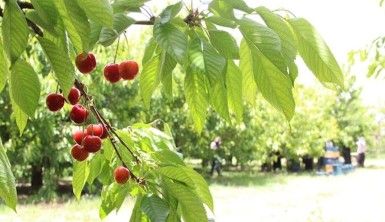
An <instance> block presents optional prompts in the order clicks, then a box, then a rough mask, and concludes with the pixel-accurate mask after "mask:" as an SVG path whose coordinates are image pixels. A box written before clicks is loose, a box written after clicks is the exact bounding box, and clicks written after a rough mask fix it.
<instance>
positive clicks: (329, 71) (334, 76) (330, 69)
mask: <svg viewBox="0 0 385 222" xmlns="http://www.w3.org/2000/svg"><path fill="white" fill-rule="evenodd" d="M288 21H289V23H290V25H291V26H292V28H293V30H294V33H295V35H296V37H297V45H298V51H299V54H300V55H301V57H302V58H303V60H304V62H305V63H306V65H307V67H309V69H310V70H311V71H312V72H313V73H314V74H315V76H316V77H317V78H318V80H319V81H321V82H322V83H332V84H337V85H339V86H341V87H344V77H343V74H342V71H341V68H340V66H339V65H338V63H337V61H336V59H335V58H334V56H333V53H332V52H331V50H330V48H329V47H328V46H327V44H326V43H325V41H324V40H323V39H322V37H321V36H320V35H319V33H318V32H317V31H316V29H315V28H314V27H313V26H312V25H311V24H310V23H309V22H308V21H307V20H305V19H303V18H296V19H289V20H288Z"/></svg>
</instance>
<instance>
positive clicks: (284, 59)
mask: <svg viewBox="0 0 385 222" xmlns="http://www.w3.org/2000/svg"><path fill="white" fill-rule="evenodd" d="M146 2H148V1H147V0H113V1H109V0H98V1H95V0H73V1H67V0H55V1H52V0H31V3H29V2H20V1H16V0H6V1H5V4H4V10H3V8H1V10H0V16H1V17H2V18H3V19H2V21H1V27H2V31H1V34H2V37H1V38H2V39H1V41H0V43H1V45H0V65H1V67H2V69H0V72H1V73H0V74H1V75H0V77H1V78H0V89H1V90H2V89H4V86H5V85H6V84H9V87H7V88H8V91H9V95H10V98H11V103H12V109H13V112H14V115H13V116H14V117H15V120H16V121H15V122H16V124H17V126H18V127H19V130H20V132H21V133H22V132H23V131H24V129H25V126H26V124H27V122H28V119H29V118H31V119H33V118H34V117H35V115H34V114H35V110H36V108H37V106H38V104H39V100H40V93H41V92H40V91H41V86H40V78H41V77H40V76H39V75H40V73H39V74H38V73H36V72H35V70H34V67H32V66H31V64H30V63H29V60H28V57H31V56H37V55H35V54H34V53H33V54H27V53H26V52H25V49H26V48H27V45H28V43H29V41H35V42H38V44H39V45H40V47H41V49H42V51H43V52H44V55H45V58H46V59H47V61H48V63H49V64H50V68H51V71H52V72H51V73H52V75H53V76H54V78H55V80H56V81H57V83H58V89H57V90H56V92H54V93H51V94H50V95H48V96H47V98H46V104H47V107H48V109H49V110H51V111H53V112H57V111H59V110H60V109H61V108H62V107H63V106H64V105H65V103H66V102H67V103H69V104H71V105H72V108H71V111H70V113H69V116H70V119H71V120H72V122H73V123H74V124H75V125H77V126H78V127H79V130H78V131H75V132H74V134H73V138H74V141H75V145H74V146H73V148H72V149H71V154H72V155H73V157H74V159H75V161H74V166H73V167H74V168H73V169H74V170H73V181H72V183H73V192H74V194H75V196H76V197H77V198H80V196H81V193H82V190H83V188H84V187H85V185H86V184H92V183H93V182H94V181H95V180H98V181H99V182H100V183H102V184H103V189H102V193H101V205H100V208H99V215H100V217H101V218H104V217H106V216H107V215H108V214H109V213H110V212H112V211H113V210H118V209H119V208H120V207H121V205H122V204H123V202H124V199H125V198H126V197H127V196H130V197H133V198H135V199H136V202H135V206H134V207H133V210H132V213H131V219H130V221H131V222H135V221H167V222H174V221H175V222H177V221H181V220H182V219H183V221H186V222H195V221H199V222H200V221H208V218H207V210H211V211H214V204H213V199H212V196H211V193H210V191H209V188H208V185H207V183H206V182H205V180H204V179H203V177H202V176H201V175H199V174H198V173H197V172H195V171H194V170H192V169H191V168H189V167H188V166H186V164H185V163H184V162H183V160H182V159H181V157H180V155H179V154H178V153H177V152H176V151H175V149H176V148H175V144H174V141H173V139H172V134H171V130H172V129H170V127H169V126H168V124H167V123H165V122H163V121H161V120H157V121H154V122H152V123H150V124H143V123H137V124H133V125H131V126H127V127H126V128H123V129H117V128H115V127H114V126H113V125H112V124H111V122H109V121H108V120H107V119H106V118H105V117H104V114H103V113H102V112H101V111H99V110H98V109H97V107H96V106H95V103H94V99H93V97H92V95H90V94H89V92H88V88H87V85H86V84H84V83H83V81H82V80H83V79H84V78H85V77H86V76H87V78H88V79H90V81H91V82H92V80H93V78H94V77H93V70H95V67H96V64H97V58H96V56H95V55H94V54H93V53H92V51H95V50H93V49H94V48H97V47H109V46H111V45H113V44H116V45H118V44H119V39H120V38H121V35H124V33H125V31H126V30H127V29H128V28H129V27H130V26H131V25H144V26H149V29H152V32H151V34H149V36H148V38H147V39H148V43H147V46H146V48H145V50H144V52H143V59H142V61H141V62H140V64H141V65H140V74H139V75H138V78H137V80H138V81H139V88H140V95H141V99H142V101H143V105H144V106H145V107H146V108H147V109H149V108H150V104H151V98H152V95H153V94H154V92H155V91H156V90H157V89H158V88H161V89H162V90H163V92H164V93H163V94H165V95H168V96H172V94H173V82H174V81H173V78H174V77H173V73H174V70H175V69H176V67H178V69H179V70H181V72H182V74H183V75H182V77H183V78H184V83H183V87H184V96H185V98H186V103H187V105H188V108H189V111H190V116H191V119H192V120H193V123H194V126H195V129H196V130H197V131H198V132H200V131H202V130H203V128H204V125H205V121H206V116H207V113H208V110H209V109H212V110H214V111H215V112H217V113H218V114H219V115H220V116H221V117H222V118H224V119H226V120H227V121H229V122H231V121H233V120H234V119H235V120H236V121H238V122H241V121H242V117H243V106H244V105H245V104H246V103H249V104H254V102H255V100H256V98H257V97H256V95H257V89H258V93H260V94H261V95H262V96H263V98H264V99H266V100H267V101H268V102H269V103H270V104H271V105H272V106H273V107H275V108H276V109H277V110H279V111H281V112H282V113H283V115H284V116H285V117H286V119H287V120H288V121H290V119H291V118H292V117H293V115H294V113H295V101H294V97H293V88H294V87H295V80H296V78H297V75H298V73H299V71H298V68H297V65H296V61H297V60H296V58H297V57H298V56H300V57H301V58H302V59H303V61H304V62H305V64H306V65H307V66H308V68H309V69H310V70H311V71H312V72H313V74H314V75H315V76H316V78H318V80H319V81H320V82H321V83H323V84H324V85H327V86H328V87H332V88H339V87H340V88H343V87H344V80H343V75H342V72H341V69H340V67H339V65H338V63H337V61H336V60H335V58H334V56H333V54H332V52H331V50H330V49H329V47H328V46H327V44H326V43H325V42H324V41H323V39H322V37H321V36H320V35H319V33H318V32H317V31H316V29H315V28H314V27H313V26H312V25H311V24H310V22H308V21H307V20H306V19H303V18H298V17H296V16H295V15H294V14H293V13H289V14H288V13H287V10H285V11H279V10H278V11H277V10H275V11H271V10H269V9H267V8H265V7H263V6H260V7H258V8H251V7H249V6H248V5H247V4H246V3H245V2H244V1H243V0H212V1H211V2H210V3H209V4H208V5H207V10H204V11H199V10H198V9H196V8H188V7H187V5H190V4H185V3H184V2H182V1H178V2H177V3H176V4H173V5H168V6H167V7H166V8H164V9H163V10H162V12H161V13H160V14H159V15H153V14H152V13H151V12H149V10H148V9H147V8H148V7H147V6H144V4H145V3H146ZM191 5H192V4H191ZM198 8H200V7H198ZM235 10H236V11H237V13H235ZM141 11H144V12H146V13H147V14H148V15H150V18H149V19H148V20H144V21H142V20H141V21H137V20H135V19H133V18H132V17H131V14H132V13H138V12H141ZM256 15H257V16H259V17H260V18H261V20H260V21H261V22H257V21H256V20H254V18H255V16H256ZM229 30H231V31H229ZM234 31H236V32H239V33H240V34H241V37H242V38H241V39H236V38H234V37H233V36H232V34H233V33H234ZM95 52H96V51H95ZM115 58H116V57H115ZM105 65H106V66H105V67H104V70H103V76H104V78H105V79H106V80H107V82H108V83H117V82H119V81H120V80H134V81H136V78H135V77H136V76H137V74H138V72H139V65H138V63H137V62H136V61H121V62H120V63H119V64H117V63H116V61H115V59H114V62H113V63H112V64H105ZM3 67H4V68H3ZM75 67H77V69H78V70H79V72H80V73H82V74H80V75H77V74H76V73H77V71H76V69H75ZM83 74H84V75H83ZM85 75H86V76H85ZM77 90H78V91H77ZM309 115H311V114H309ZM32 121H39V120H38V119H33V120H32ZM87 124H90V125H91V126H90V125H87ZM101 131H102V132H103V134H102V132H101ZM101 134H102V136H100V135H101ZM103 138H104V139H103ZM53 149H54V147H53ZM1 152H3V153H4V155H3V154H2V153H1ZM0 155H2V156H5V152H4V151H3V149H2V147H0ZM5 157H6V156H5ZM4 159H6V158H4ZM3 162H4V163H6V164H3ZM0 163H2V165H0V170H1V171H2V172H6V173H5V174H4V175H7V177H4V178H3V177H0V182H1V183H0V184H6V187H3V186H0V191H1V192H0V197H1V198H2V199H4V200H5V202H6V203H7V205H8V206H10V207H12V208H13V209H15V208H16V189H15V181H14V180H13V177H12V172H11V170H10V166H9V164H8V163H7V162H6V161H2V162H0ZM205 206H207V207H205Z"/></svg>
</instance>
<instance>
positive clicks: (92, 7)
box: [77, 0, 113, 28]
mask: <svg viewBox="0 0 385 222" xmlns="http://www.w3.org/2000/svg"><path fill="white" fill-rule="evenodd" d="M77 2H78V4H79V6H80V7H81V8H82V9H83V10H84V12H85V13H86V15H87V17H88V18H90V19H91V20H93V21H95V22H97V23H99V24H100V25H103V26H106V27H110V28H112V24H113V11H112V7H111V5H110V3H109V1H108V0H77Z"/></svg>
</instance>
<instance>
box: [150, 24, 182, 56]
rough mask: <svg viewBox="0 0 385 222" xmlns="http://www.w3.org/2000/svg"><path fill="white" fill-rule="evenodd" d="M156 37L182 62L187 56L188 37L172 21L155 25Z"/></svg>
mask: <svg viewBox="0 0 385 222" xmlns="http://www.w3.org/2000/svg"><path fill="white" fill-rule="evenodd" d="M154 38H155V40H156V41H157V43H158V44H159V46H160V47H162V48H163V49H164V50H167V52H168V53H170V55H171V56H172V57H173V58H174V59H175V60H176V61H177V62H178V63H180V64H184V61H185V60H186V58H187V37H186V35H185V34H184V33H183V32H181V31H180V30H179V29H178V28H177V27H175V26H174V25H173V24H171V23H165V24H161V23H160V22H156V23H155V25H154Z"/></svg>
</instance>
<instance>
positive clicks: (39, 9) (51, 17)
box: [31, 0, 59, 27]
mask: <svg viewBox="0 0 385 222" xmlns="http://www.w3.org/2000/svg"><path fill="white" fill-rule="evenodd" d="M31 3H32V5H33V8H34V11H35V12H36V13H37V14H38V15H39V17H40V19H41V20H42V21H44V23H46V24H47V25H48V26H50V27H54V26H56V24H57V20H58V18H59V12H58V11H57V9H56V7H55V2H54V1H52V0H31Z"/></svg>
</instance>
